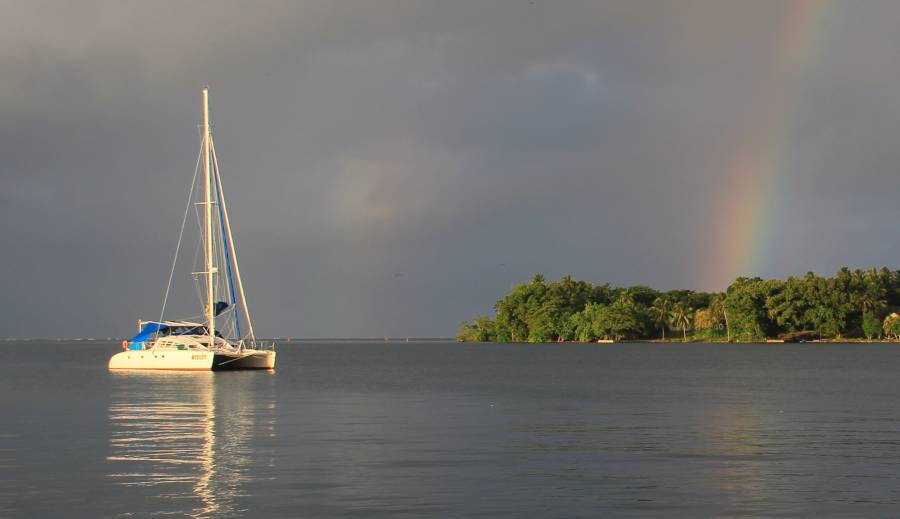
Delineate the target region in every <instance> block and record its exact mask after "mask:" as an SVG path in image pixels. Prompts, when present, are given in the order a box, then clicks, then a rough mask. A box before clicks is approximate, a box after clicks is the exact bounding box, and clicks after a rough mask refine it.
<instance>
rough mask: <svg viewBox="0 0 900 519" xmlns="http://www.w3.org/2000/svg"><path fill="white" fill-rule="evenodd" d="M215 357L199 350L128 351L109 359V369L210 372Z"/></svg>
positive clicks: (210, 353) (209, 352)
mask: <svg viewBox="0 0 900 519" xmlns="http://www.w3.org/2000/svg"><path fill="white" fill-rule="evenodd" d="M214 358H215V355H214V354H213V352H211V351H197V350H166V351H153V349H149V350H127V351H123V352H121V353H116V354H115V355H113V356H112V357H111V358H110V359H109V369H166V370H177V371H210V370H212V369H213V360H214Z"/></svg>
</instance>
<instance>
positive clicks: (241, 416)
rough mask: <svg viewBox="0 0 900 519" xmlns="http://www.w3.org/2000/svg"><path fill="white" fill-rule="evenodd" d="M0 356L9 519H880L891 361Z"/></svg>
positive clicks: (710, 352)
mask: <svg viewBox="0 0 900 519" xmlns="http://www.w3.org/2000/svg"><path fill="white" fill-rule="evenodd" d="M116 351H119V346H118V344H117V343H114V342H85V341H81V342H63V341H53V342H48V341H43V342H42V341H8V342H2V343H0V355H2V356H0V359H2V360H0V517H128V518H134V517H166V518H168V517H248V518H269V517H272V518H275V517H279V518H280V517H313V518H330V517H354V516H356V517H367V518H369V517H391V518H397V517H409V518H412V517H415V518H421V517H454V518H457V517H487V518H495V517H496V518H500V517H502V518H522V517H560V518H563V517H566V518H571V517H666V518H670V517H889V516H896V515H897V513H898V510H900V507H898V501H900V383H898V382H900V345H873V344H853V345H840V344H771V345H724V344H715V345H711V344H686V345H678V344H612V345H605V344H604V345H597V344H586V345H574V344H565V345H555V344H540V345H526V344H515V345H497V344H457V343H451V342H410V343H404V342H383V341H372V342H354V341H344V342H326V341H322V342H315V341H302V342H291V343H286V344H283V345H281V346H280V347H279V350H278V364H277V369H276V370H275V371H274V372H217V373H181V372H174V373H139V372H126V373H110V372H108V371H107V369H106V362H107V360H108V357H109V356H110V355H112V354H113V353H115V352H116Z"/></svg>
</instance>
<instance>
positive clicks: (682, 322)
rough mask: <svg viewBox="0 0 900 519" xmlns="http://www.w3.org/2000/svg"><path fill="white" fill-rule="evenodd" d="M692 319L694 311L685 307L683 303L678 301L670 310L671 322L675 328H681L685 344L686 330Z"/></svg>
mask: <svg viewBox="0 0 900 519" xmlns="http://www.w3.org/2000/svg"><path fill="white" fill-rule="evenodd" d="M693 317H694V309H693V308H691V307H690V306H688V305H687V303H685V302H684V301H679V302H678V304H676V305H675V307H674V308H673V309H672V321H673V322H674V323H675V326H677V327H679V328H681V333H682V334H683V335H684V341H685V342H687V329H688V327H689V326H690V325H691V321H692V320H693Z"/></svg>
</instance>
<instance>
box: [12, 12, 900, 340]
mask: <svg viewBox="0 0 900 519" xmlns="http://www.w3.org/2000/svg"><path fill="white" fill-rule="evenodd" d="M0 12H2V17H0V70H2V71H3V72H2V75H0V188H2V189H0V239H2V247H0V259H2V269H0V336H42V337H54V336H98V337H100V336H117V337H118V336H124V335H127V334H129V333H131V332H132V330H133V328H134V323H135V321H136V320H137V319H138V318H154V317H156V316H157V315H158V312H159V308H160V304H161V300H162V295H163V290H164V288H165V283H166V278H167V275H168V269H169V266H170V260H171V257H172V254H173V252H174V248H175V242H176V240H177V237H178V229H179V226H180V222H181V216H182V212H183V210H184V207H185V203H186V197H187V190H188V189H189V187H190V181H191V176H192V174H193V169H194V164H195V160H196V153H197V145H198V141H197V124H198V121H199V114H200V90H201V87H202V86H204V85H209V87H210V90H211V111H212V120H213V133H214V135H215V139H216V145H217V150H218V154H219V159H220V161H221V169H222V175H223V183H224V187H225V190H226V193H227V194H228V198H229V210H230V212H231V220H232V224H233V227H234V231H235V239H236V242H237V248H238V255H239V258H240V260H241V270H242V273H243V274H244V282H245V284H246V285H247V288H248V296H249V298H250V305H251V310H252V312H253V315H254V319H255V328H256V329H257V331H258V332H259V334H260V335H263V336H272V335H278V336H303V337H353V336H447V335H451V334H453V333H455V331H456V330H457V328H458V323H459V321H460V320H461V319H464V318H470V317H471V316H472V315H474V314H477V313H488V312H490V311H491V308H492V305H493V303H494V301H495V300H496V299H497V298H499V297H501V296H502V295H503V294H505V293H506V292H507V291H508V290H509V288H510V287H511V286H512V285H513V284H514V283H517V282H521V281H525V280H527V279H529V278H530V277H531V276H532V275H534V274H535V273H542V274H544V275H545V276H546V277H548V278H558V277H560V276H562V275H565V274H571V275H573V276H574V277H576V278H578V279H585V280H589V281H592V282H594V283H604V282H609V283H612V284H614V285H629V284H646V285H650V286H654V287H657V288H661V289H671V288H695V289H705V290H723V289H724V288H725V287H726V286H727V284H728V282H729V281H730V280H731V279H732V278H734V277H736V276H738V275H760V276H764V277H784V276H787V275H791V274H803V273H804V272H806V271H808V270H815V271H818V272H822V273H831V272H833V271H834V270H836V269H837V268H838V267H840V266H841V265H849V266H851V267H854V268H855V267H869V266H880V265H887V266H890V267H893V268H898V267H900V236H898V234H900V231H898V223H900V204H898V200H900V196H898V195H900V185H898V174H900V32H898V31H897V28H896V22H897V20H900V3H897V2H893V1H884V2H879V1H876V0H867V1H865V2H851V1H849V0H848V1H844V2H840V1H830V2H814V1H806V2H800V3H793V2H789V1H786V0H776V1H771V2H766V1H760V0H748V1H743V2H740V1H732V2H727V1H721V0H711V1H690V0H679V1H670V0H666V1H659V2H651V1H634V0H628V1H625V0H623V1H620V2H601V1H587V2H567V1H541V0H535V1H528V0H522V1H490V0H488V1H485V0H478V1H472V2H466V1H452V2H448V1H433V2H431V1H415V2H401V1H396V2H394V1H381V0H365V1H334V0H328V1H323V2H293V1H292V2H285V3H279V2H254V3H240V4H238V3H225V2H209V3H203V2H176V3H166V2H157V1H153V2H149V1H148V2H142V3H137V2H120V1H115V2H108V3H94V2H50V3H48V2H37V1H29V2H24V1H22V2H9V3H6V2H4V3H3V4H2V8H0ZM747 157H751V159H752V160H749V163H750V164H751V166H748V167H745V168H743V169H741V168H736V167H735V164H737V163H748V161H747ZM742 161H743V162H742ZM740 175H744V176H745V177H747V178H758V179H760V182H761V183H762V184H763V187H764V189H762V191H761V195H760V196H758V197H756V198H748V197H749V196H750V195H748V197H745V198H744V199H743V202H742V203H744V204H750V209H751V211H750V212H749V213H747V212H743V213H740V218H743V219H745V220H746V221H739V222H733V221H731V219H733V218H737V217H738V216H735V215H736V214H737V213H734V212H731V211H729V205H728V203H723V201H730V200H741V193H740V189H741V187H740V186H743V185H746V178H744V179H743V180H742V179H741V178H738V176H740ZM735 186H737V187H735ZM767 218H768V220H767ZM766 221H768V222H769V223H759V222H766ZM723 222H724V224H723ZM723 225H724V227H723ZM760 226H765V227H766V229H764V231H765V232H759V231H760V229H757V230H756V231H757V232H756V234H755V235H756V236H757V238H758V239H761V240H763V241H764V243H758V244H753V245H752V246H747V247H745V248H744V249H741V250H744V251H745V252H746V253H747V254H750V253H754V254H759V255H760V258H759V261H749V260H746V261H745V260H741V259H740V258H738V259H737V260H735V259H734V258H730V259H729V258H728V257H727V252H728V251H734V250H736V249H735V248H734V243H729V242H730V241H748V240H754V239H757V238H754V237H753V236H750V235H749V234H748V235H747V236H744V235H742V234H741V233H742V231H741V229H744V230H746V229H752V228H754V227H760ZM722 228H726V229H733V233H731V234H733V235H730V236H729V235H723V233H722V232H720V231H721V229H722ZM751 234H752V233H751ZM759 237H761V238H759ZM760 251H763V252H760ZM186 269H187V272H185V271H182V272H181V273H180V274H177V275H176V280H175V281H176V283H180V284H181V285H180V286H189V287H190V286H192V285H191V281H190V276H189V270H190V265H188V266H187V267H186ZM742 269H744V270H753V271H741V270H742ZM190 290H193V289H192V288H191V289H190ZM186 293H187V297H185V298H181V299H180V300H179V301H176V302H175V303H173V305H174V306H173V308H174V309H175V310H177V311H183V312H184V313H186V314H187V315H193V314H197V313H199V308H198V307H197V305H196V298H195V297H194V296H193V295H192V294H193V292H186ZM179 297H180V296H179ZM169 317H179V315H170V316H169Z"/></svg>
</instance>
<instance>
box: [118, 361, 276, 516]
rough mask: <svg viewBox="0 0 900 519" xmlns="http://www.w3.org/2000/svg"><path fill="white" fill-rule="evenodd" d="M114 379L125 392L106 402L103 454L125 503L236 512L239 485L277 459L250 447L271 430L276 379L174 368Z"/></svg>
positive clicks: (195, 512) (182, 511) (189, 512)
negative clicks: (271, 397) (106, 433)
mask: <svg viewBox="0 0 900 519" xmlns="http://www.w3.org/2000/svg"><path fill="white" fill-rule="evenodd" d="M115 377H116V379H115V380H114V382H119V381H121V382H123V388H122V389H123V390H122V391H115V392H114V393H113V395H112V396H111V400H110V404H109V425H110V437H109V455H108V456H107V460H108V462H109V463H110V474H109V476H110V478H112V479H113V481H114V482H115V483H116V484H118V485H120V486H121V487H122V493H123V496H122V497H124V498H126V499H125V501H126V502H129V503H134V502H140V503H146V504H147V505H149V506H151V507H152V508H153V509H154V510H155V511H157V512H158V513H160V514H178V515H186V516H192V517H221V516H227V515H230V514H231V513H233V512H236V511H238V508H237V499H238V498H240V497H242V496H243V495H245V492H244V491H243V488H242V487H243V486H244V485H246V484H247V483H248V482H249V481H251V480H252V479H254V477H255V476H254V473H259V472H260V471H261V469H264V468H265V467H266V466H271V465H272V463H273V461H274V460H273V458H272V457H271V456H270V455H269V453H267V452H266V451H265V450H264V449H262V450H260V449H257V450H254V449H253V448H252V447H253V445H252V442H253V441H254V438H259V437H260V436H274V416H273V413H274V403H273V401H271V400H268V401H267V399H268V397H267V395H270V393H268V392H267V388H271V387H272V386H271V383H272V382H273V381H272V380H265V379H268V378H269V377H262V378H260V377H247V376H242V375H238V374H235V375H234V376H229V377H226V378H222V377H218V378H216V377H214V376H213V374H212V373H205V374H185V373H177V372H176V373H141V372H122V373H118V374H116V375H115ZM135 388H136V389H137V391H134V389H135ZM251 399H252V401H251ZM130 492H133V493H134V495H133V496H131V495H129V493H130ZM141 506H145V505H141Z"/></svg>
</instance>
